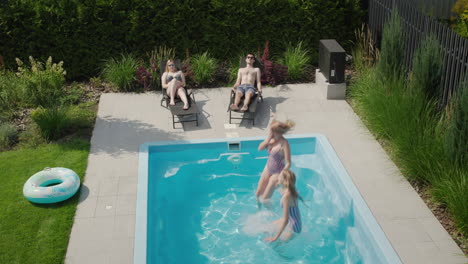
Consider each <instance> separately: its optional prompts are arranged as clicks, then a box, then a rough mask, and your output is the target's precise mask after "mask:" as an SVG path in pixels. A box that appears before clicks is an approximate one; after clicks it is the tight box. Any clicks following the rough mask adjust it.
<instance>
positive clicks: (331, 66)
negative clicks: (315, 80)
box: [319, 39, 346, 83]
mask: <svg viewBox="0 0 468 264" xmlns="http://www.w3.org/2000/svg"><path fill="white" fill-rule="evenodd" d="M345 57H346V53H345V50H344V49H343V48H342V47H341V46H340V44H338V42H336V40H334V39H322V40H320V44H319V69H320V71H321V72H322V74H323V75H324V76H325V78H326V79H327V80H328V83H342V82H344V80H345V78H344V70H345Z"/></svg>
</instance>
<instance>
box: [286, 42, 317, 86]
mask: <svg viewBox="0 0 468 264" xmlns="http://www.w3.org/2000/svg"><path fill="white" fill-rule="evenodd" d="M279 63H280V64H283V65H286V66H287V67H288V79H289V80H300V79H301V78H302V77H304V70H305V67H306V66H307V65H308V64H309V63H310V56H309V50H308V49H307V48H305V47H304V44H303V42H302V41H300V42H299V43H298V44H297V46H296V47H293V46H292V45H289V46H288V47H287V49H286V52H285V53H284V58H282V59H281V60H280V61H279Z"/></svg>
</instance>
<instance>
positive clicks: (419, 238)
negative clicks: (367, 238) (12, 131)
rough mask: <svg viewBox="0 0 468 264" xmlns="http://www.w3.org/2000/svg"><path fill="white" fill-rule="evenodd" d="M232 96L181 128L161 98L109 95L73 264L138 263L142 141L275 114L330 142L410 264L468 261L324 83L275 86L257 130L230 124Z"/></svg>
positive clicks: (202, 132)
mask: <svg viewBox="0 0 468 264" xmlns="http://www.w3.org/2000/svg"><path fill="white" fill-rule="evenodd" d="M229 89H230V88H216V89H201V90H198V91H196V94H195V98H196V101H197V105H198V107H199V109H200V111H201V112H200V115H199V121H198V122H199V126H198V127H197V126H195V123H194V122H192V123H184V124H183V126H182V124H176V129H173V128H172V125H173V123H172V116H171V114H170V111H169V110H167V109H165V108H163V107H161V106H160V99H161V94H159V93H147V94H103V95H102V96H101V100H100V104H99V111H98V116H97V119H96V124H95V128H94V132H93V137H92V140H91V151H90V155H89V158H88V168H87V171H86V178H85V181H84V184H83V186H82V190H81V197H80V203H79V204H78V209H77V212H76V215H75V221H74V225H73V228H72V232H71V236H70V242H69V245H68V251H67V256H66V263H68V264H75V263H100V264H101V263H132V262H133V245H134V233H135V232H134V231H135V205H136V189H137V176H138V149H139V146H140V144H143V143H145V142H150V141H151V142H154V141H166V140H184V139H205V138H226V137H252V136H266V135H267V125H268V123H269V121H270V116H271V113H273V112H278V113H281V114H282V115H286V116H287V117H288V118H290V119H292V120H294V121H295V122H296V127H295V128H294V130H293V131H292V132H291V133H292V134H305V133H320V134H323V135H325V136H326V137H327V138H328V140H329V141H330V143H331V145H332V146H333V148H334V149H335V151H336V153H337V155H338V156H339V158H340V160H341V162H342V164H343V165H344V167H345V168H346V170H347V172H348V174H349V175H350V176H351V178H352V180H353V181H354V184H355V185H356V187H357V188H358V190H359V191H360V193H361V195H362V196H363V198H364V199H365V201H366V203H367V205H368V207H369V208H370V209H371V211H372V213H373V214H374V217H375V218H376V219H377V221H378V222H379V224H380V226H381V227H382V229H383V231H384V232H385V234H386V236H387V238H388V239H389V241H390V243H391V244H392V246H393V247H394V249H395V250H396V252H397V253H398V255H399V256H400V258H401V260H402V262H403V263H444V264H445V263H466V262H467V259H466V257H465V256H464V255H463V253H462V251H461V250H460V249H459V248H458V246H457V245H456V243H455V242H454V241H453V240H452V238H451V237H450V236H449V235H448V233H447V232H446V231H445V230H444V228H443V227H442V226H441V225H440V223H439V222H438V220H437V219H436V218H435V217H434V216H433V214H432V213H431V211H430V210H429V209H428V208H427V206H426V205H425V204H424V202H423V201H422V200H421V198H420V197H419V195H418V194H417V193H416V192H415V191H414V190H413V188H412V187H411V186H410V184H409V183H408V182H407V181H406V179H405V178H404V177H403V176H402V175H401V174H400V172H399V171H398V168H397V167H396V166H395V164H394V163H393V162H392V161H391V160H390V159H389V157H388V156H387V154H386V153H385V151H384V150H383V149H382V147H381V146H380V145H379V143H378V142H377V141H376V140H375V139H374V138H373V136H372V135H371V134H370V133H369V131H368V130H367V128H366V127H365V126H364V125H363V123H362V122H361V120H360V119H359V117H358V116H357V115H356V114H355V113H354V112H353V110H352V109H351V107H350V106H349V105H348V104H347V103H346V101H344V100H326V99H325V95H324V91H323V87H322V86H320V85H318V84H315V83H308V84H290V85H281V86H277V87H273V88H272V87H266V88H264V93H263V96H264V102H263V103H261V104H259V105H258V106H257V108H258V109H257V111H258V113H257V119H256V122H255V126H252V123H251V122H250V121H242V123H241V125H240V126H239V125H229V120H228V115H229V114H228V113H227V112H226V109H227V106H228V102H229V92H230V91H229Z"/></svg>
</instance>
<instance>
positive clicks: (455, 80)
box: [369, 0, 468, 104]
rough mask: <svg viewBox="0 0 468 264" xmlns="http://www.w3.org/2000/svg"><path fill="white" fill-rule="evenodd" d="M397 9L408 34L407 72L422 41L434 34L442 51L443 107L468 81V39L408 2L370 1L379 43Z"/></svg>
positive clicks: (371, 19)
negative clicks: (461, 83) (385, 25)
mask: <svg viewBox="0 0 468 264" xmlns="http://www.w3.org/2000/svg"><path fill="white" fill-rule="evenodd" d="M395 9H398V13H399V15H400V16H401V18H402V21H403V27H404V29H405V34H406V45H405V46H406V57H405V64H406V68H407V69H411V63H412V58H413V54H414V51H415V50H416V49H417V47H418V46H419V44H420V42H421V40H423V39H424V38H425V37H426V36H427V35H429V34H432V35H434V36H435V37H436V38H437V39H438V40H439V43H440V45H441V47H442V50H443V57H444V74H443V76H442V89H443V102H442V103H443V104H446V103H447V102H448V101H449V100H450V97H451V95H452V94H453V92H454V91H455V90H456V89H457V87H458V84H459V82H460V81H461V80H464V79H467V78H468V39H465V38H463V37H461V36H460V35H458V34H457V33H455V32H454V31H453V30H452V29H450V28H449V27H448V26H446V25H444V24H441V23H440V22H438V21H437V20H435V19H434V18H431V17H429V16H427V15H425V14H423V13H422V12H421V11H420V10H419V9H418V8H417V7H415V6H414V5H411V3H409V2H407V1H405V0H369V28H370V29H371V31H372V33H373V35H374V36H375V40H376V42H377V43H379V40H380V39H381V36H382V30H383V26H384V24H385V22H386V21H387V20H388V18H389V17H390V14H391V13H392V12H393V10H395Z"/></svg>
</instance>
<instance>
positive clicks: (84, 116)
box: [66, 103, 96, 132]
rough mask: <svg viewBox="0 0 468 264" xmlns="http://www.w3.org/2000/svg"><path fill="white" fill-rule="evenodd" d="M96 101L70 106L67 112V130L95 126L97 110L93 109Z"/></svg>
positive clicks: (71, 130)
mask: <svg viewBox="0 0 468 264" xmlns="http://www.w3.org/2000/svg"><path fill="white" fill-rule="evenodd" d="M92 107H94V103H82V104H79V105H73V106H70V107H69V108H68V109H67V111H66V113H67V119H68V124H67V127H66V132H74V131H75V130H77V129H82V128H90V127H93V126H94V121H95V119H96V112H95V111H93V110H92V109H90V108H92Z"/></svg>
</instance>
